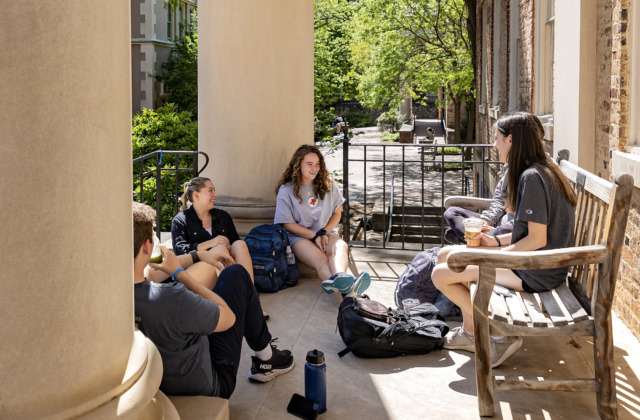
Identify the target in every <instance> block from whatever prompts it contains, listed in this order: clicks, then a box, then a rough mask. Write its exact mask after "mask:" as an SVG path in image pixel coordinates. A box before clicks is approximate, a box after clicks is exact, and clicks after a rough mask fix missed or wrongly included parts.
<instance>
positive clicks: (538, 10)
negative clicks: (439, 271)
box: [476, 0, 640, 337]
mask: <svg viewBox="0 0 640 420" xmlns="http://www.w3.org/2000/svg"><path fill="white" fill-rule="evenodd" d="M476 13H477V20H478V21H477V25H476V27H477V34H476V42H477V45H478V48H477V56H476V59H477V63H478V64H479V66H478V72H477V86H476V87H477V92H478V100H477V109H476V111H477V126H476V138H477V141H478V142H479V143H491V142H492V141H493V140H492V139H493V124H494V123H495V122H496V120H497V119H498V118H500V117H501V116H502V115H504V114H506V113H509V112H513V111H527V112H531V113H534V114H536V115H537V116H538V117H539V118H540V120H541V121H542V123H543V125H544V127H545V141H546V146H547V151H548V152H549V153H550V154H553V155H554V156H555V155H556V154H557V152H558V151H559V150H561V149H569V151H570V153H571V158H570V160H571V161H572V162H574V163H576V164H578V165H580V166H581V167H583V168H585V169H588V170H590V171H591V172H593V173H595V174H597V175H598V176H600V177H602V178H605V179H609V180H611V179H613V176H614V175H615V173H617V172H620V171H625V172H628V173H630V174H632V175H633V176H634V179H635V186H636V188H635V189H634V192H633V198H632V208H631V212H630V215H629V220H628V223H627V230H626V236H625V244H624V249H623V251H622V259H621V266H620V270H619V273H618V276H619V277H618V283H617V289H616V297H615V301H614V310H615V311H616V313H617V314H618V315H619V317H620V318H621V319H622V320H623V321H624V323H625V324H626V325H627V326H628V327H629V328H630V329H631V330H632V331H633V333H634V334H635V335H636V337H640V127H639V126H638V120H639V118H640V77H639V72H640V33H639V31H638V28H639V27H640V5H639V4H636V2H632V1H630V0H595V1H592V0H579V1H571V2H563V1H555V0H508V1H505V0H484V1H479V2H478V4H477V10H476ZM494 182H495V181H494Z"/></svg>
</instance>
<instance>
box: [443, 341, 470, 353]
mask: <svg viewBox="0 0 640 420" xmlns="http://www.w3.org/2000/svg"><path fill="white" fill-rule="evenodd" d="M442 348H443V349H447V350H464V351H470V352H471V353H475V352H476V346H475V345H473V346H453V345H450V344H447V343H444V344H443V345H442Z"/></svg>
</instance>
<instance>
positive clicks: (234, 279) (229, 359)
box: [209, 264, 271, 398]
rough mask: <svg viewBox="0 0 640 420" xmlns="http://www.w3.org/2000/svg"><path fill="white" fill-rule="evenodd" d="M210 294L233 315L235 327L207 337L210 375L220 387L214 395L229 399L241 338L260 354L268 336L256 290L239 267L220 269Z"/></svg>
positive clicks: (234, 380)
mask: <svg viewBox="0 0 640 420" xmlns="http://www.w3.org/2000/svg"><path fill="white" fill-rule="evenodd" d="M213 291H214V292H216V293H217V294H218V295H219V296H220V297H221V298H222V299H224V301H225V302H227V305H229V307H230V308H231V310H232V311H233V313H234V314H235V316H236V322H235V324H233V326H232V327H231V328H229V329H228V330H227V331H223V332H217V333H213V334H210V335H209V352H210V353H211V366H212V368H213V370H214V372H213V376H214V378H216V377H217V379H218V383H219V385H220V387H219V390H220V391H219V393H218V395H217V396H219V397H222V398H229V397H230V396H231V394H232V393H233V390H234V389H235V388H236V376H237V375H238V365H239V363H240V351H241V350H242V338H243V337H244V338H245V339H246V340H247V344H248V345H249V347H250V348H251V349H252V350H255V351H260V350H262V349H264V348H265V347H267V346H268V345H269V343H270V342H271V334H270V333H269V329H268V328H267V323H266V321H265V319H264V316H263V314H262V306H260V300H259V299H258V291H257V290H256V288H255V287H254V285H253V283H251V277H250V276H249V273H247V270H245V269H244V267H242V266H241V265H240V264H234V265H232V266H230V267H227V268H225V269H224V270H222V272H221V273H220V276H219V277H218V281H217V283H216V286H215V287H214V288H213ZM247 374H248V372H247ZM214 388H215V387H214Z"/></svg>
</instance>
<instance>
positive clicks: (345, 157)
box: [342, 122, 351, 243]
mask: <svg viewBox="0 0 640 420" xmlns="http://www.w3.org/2000/svg"><path fill="white" fill-rule="evenodd" d="M343 133H344V137H343V138H342V196H343V197H344V204H343V205H342V212H343V214H344V225H343V226H342V239H343V240H344V241H345V242H346V243H350V242H351V237H350V236H351V220H350V218H349V125H348V123H346V122H345V126H344V127H343Z"/></svg>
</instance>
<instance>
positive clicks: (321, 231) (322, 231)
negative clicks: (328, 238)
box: [311, 229, 327, 243]
mask: <svg viewBox="0 0 640 420" xmlns="http://www.w3.org/2000/svg"><path fill="white" fill-rule="evenodd" d="M326 234H327V231H326V230H324V229H320V230H319V231H317V232H316V236H314V237H313V239H312V240H311V242H314V243H315V242H316V239H318V237H319V236H324V235H326Z"/></svg>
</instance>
